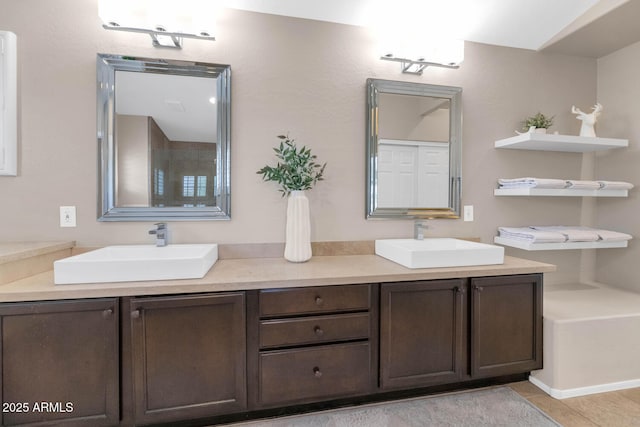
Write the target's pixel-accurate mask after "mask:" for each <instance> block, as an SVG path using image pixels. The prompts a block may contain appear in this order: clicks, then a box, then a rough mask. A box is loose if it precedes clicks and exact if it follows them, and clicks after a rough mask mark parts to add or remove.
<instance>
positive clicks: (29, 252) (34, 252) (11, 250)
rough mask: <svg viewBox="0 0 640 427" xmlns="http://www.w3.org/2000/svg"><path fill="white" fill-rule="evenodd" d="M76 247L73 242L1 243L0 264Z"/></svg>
mask: <svg viewBox="0 0 640 427" xmlns="http://www.w3.org/2000/svg"><path fill="white" fill-rule="evenodd" d="M74 246H75V243H74V242H73V241H67V242H8V243H0V264H6V263H9V262H14V261H21V260H24V259H27V258H33V257H36V256H40V255H45V254H49V253H52V252H57V251H60V250H63V249H71V248H73V247H74Z"/></svg>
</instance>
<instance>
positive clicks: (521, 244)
mask: <svg viewBox="0 0 640 427" xmlns="http://www.w3.org/2000/svg"><path fill="white" fill-rule="evenodd" d="M493 242H494V243H496V244H498V245H503V246H510V247H512V248H518V249H522V250H525V251H555V250H567V249H607V248H626V247H627V245H628V241H627V240H622V241H602V240H599V241H596V242H563V243H531V242H527V241H524V240H516V239H506V238H504V237H500V236H495V237H494V238H493Z"/></svg>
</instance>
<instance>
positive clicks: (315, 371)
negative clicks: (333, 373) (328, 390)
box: [313, 366, 322, 378]
mask: <svg viewBox="0 0 640 427" xmlns="http://www.w3.org/2000/svg"><path fill="white" fill-rule="evenodd" d="M313 376H314V377H316V378H320V377H321V376H322V372H321V371H320V368H318V367H317V366H315V367H314V368H313Z"/></svg>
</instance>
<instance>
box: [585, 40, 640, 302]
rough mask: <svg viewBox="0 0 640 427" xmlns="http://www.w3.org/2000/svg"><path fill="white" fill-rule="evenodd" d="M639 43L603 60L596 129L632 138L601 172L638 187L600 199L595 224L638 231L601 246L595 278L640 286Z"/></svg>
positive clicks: (603, 162)
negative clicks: (625, 241) (625, 242)
mask: <svg viewBox="0 0 640 427" xmlns="http://www.w3.org/2000/svg"><path fill="white" fill-rule="evenodd" d="M639 67H640V43H636V44H633V45H631V46H628V47H626V48H624V49H621V50H619V51H617V52H614V53H612V54H610V55H608V56H605V57H603V58H601V59H599V60H598V101H599V102H600V103H601V104H602V105H603V106H604V110H603V112H602V116H601V119H600V121H599V122H598V123H597V124H596V134H597V135H602V136H611V137H615V138H627V139H629V148H626V149H618V150H613V151H610V152H606V153H603V154H599V155H598V157H597V158H596V175H597V177H598V178H601V179H608V180H616V181H617V180H620V181H628V182H631V183H633V184H635V186H636V188H635V189H633V190H631V191H630V192H629V197H628V198H626V199H615V200H613V199H612V200H605V199H599V200H598V203H597V208H596V223H597V224H598V226H599V227H602V228H608V229H611V230H618V231H622V232H624V233H629V234H632V235H633V236H635V239H636V240H632V241H631V242H630V243H629V248H627V249H610V250H602V251H598V254H597V262H596V264H595V266H596V268H595V270H596V279H597V280H598V281H599V282H602V283H606V284H610V285H614V286H619V287H623V288H626V289H630V290H635V291H640V281H639V280H638V274H637V271H636V270H637V267H634V266H637V262H638V259H639V257H640V246H639V245H638V240H637V239H638V238H640V221H638V215H639V214H640V195H639V194H638V189H639V188H640V167H639V166H638V165H640V120H638V118H639V117H640V104H639V103H638V100H639V99H640V85H638V68H639Z"/></svg>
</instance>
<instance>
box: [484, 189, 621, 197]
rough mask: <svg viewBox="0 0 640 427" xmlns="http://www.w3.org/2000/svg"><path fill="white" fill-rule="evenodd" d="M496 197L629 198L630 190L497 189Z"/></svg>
mask: <svg viewBox="0 0 640 427" xmlns="http://www.w3.org/2000/svg"><path fill="white" fill-rule="evenodd" d="M493 195H494V196H562V197H627V196H628V195H629V190H606V189H601V190H582V189H575V188H574V189H571V188H535V187H534V188H496V189H494V190H493Z"/></svg>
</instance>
